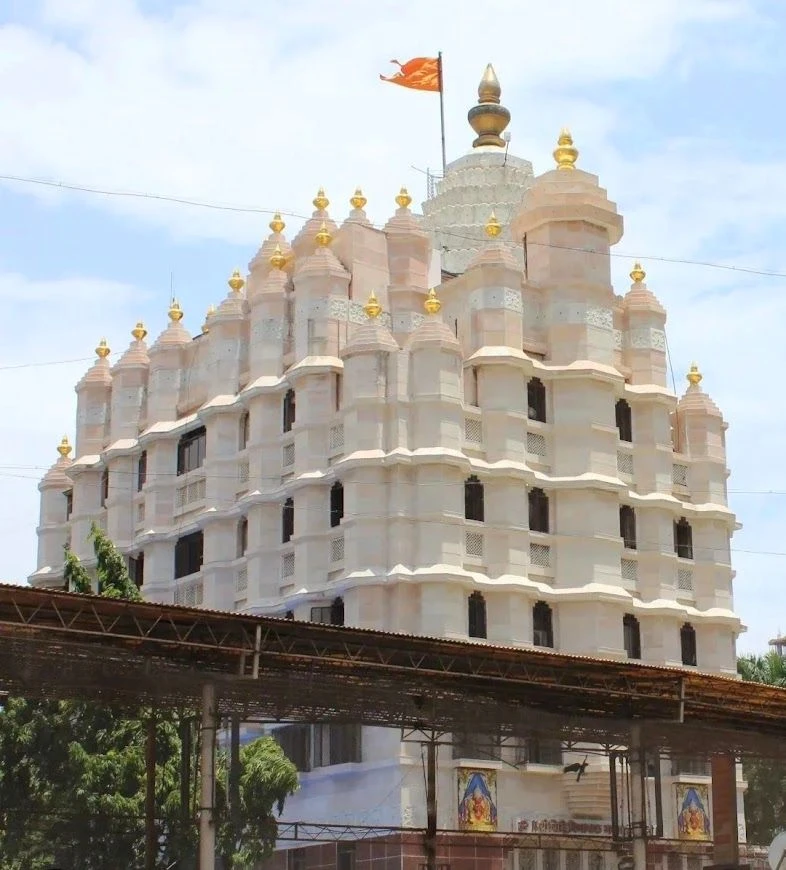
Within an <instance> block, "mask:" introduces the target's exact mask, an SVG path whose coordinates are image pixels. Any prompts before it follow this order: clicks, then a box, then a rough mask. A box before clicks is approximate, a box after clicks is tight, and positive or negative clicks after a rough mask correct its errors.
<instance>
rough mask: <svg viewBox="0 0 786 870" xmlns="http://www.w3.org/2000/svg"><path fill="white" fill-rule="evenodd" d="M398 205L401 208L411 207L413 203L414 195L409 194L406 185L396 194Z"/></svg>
mask: <svg viewBox="0 0 786 870" xmlns="http://www.w3.org/2000/svg"><path fill="white" fill-rule="evenodd" d="M396 205H397V206H398V207H399V208H409V207H410V205H412V197H411V196H410V195H409V192H408V191H407V189H406V187H402V188H401V190H400V191H399V192H398V195H397V196H396Z"/></svg>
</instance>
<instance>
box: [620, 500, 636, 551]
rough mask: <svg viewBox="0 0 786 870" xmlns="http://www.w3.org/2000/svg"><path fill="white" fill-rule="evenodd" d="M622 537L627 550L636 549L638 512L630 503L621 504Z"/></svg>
mask: <svg viewBox="0 0 786 870" xmlns="http://www.w3.org/2000/svg"><path fill="white" fill-rule="evenodd" d="M620 537H621V538H622V542H623V545H624V547H625V549H626V550H635V549H636V512H635V511H634V510H633V508H632V507H631V506H630V505H629V504H623V505H620Z"/></svg>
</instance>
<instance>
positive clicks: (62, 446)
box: [57, 435, 71, 459]
mask: <svg viewBox="0 0 786 870" xmlns="http://www.w3.org/2000/svg"><path fill="white" fill-rule="evenodd" d="M57 452H58V453H59V454H60V455H61V456H62V457H63V459H68V454H69V453H70V452H71V445H70V444H69V443H68V435H63V440H62V441H61V442H60V443H59V444H58V445H57Z"/></svg>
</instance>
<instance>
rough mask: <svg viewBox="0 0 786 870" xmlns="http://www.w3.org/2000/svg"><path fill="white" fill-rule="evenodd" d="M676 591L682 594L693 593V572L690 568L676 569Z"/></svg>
mask: <svg viewBox="0 0 786 870" xmlns="http://www.w3.org/2000/svg"><path fill="white" fill-rule="evenodd" d="M677 589H680V590H681V591H682V592H693V571H691V570H690V568H678V569H677Z"/></svg>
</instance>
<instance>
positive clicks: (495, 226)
mask: <svg viewBox="0 0 786 870" xmlns="http://www.w3.org/2000/svg"><path fill="white" fill-rule="evenodd" d="M501 232H502V224H501V223H500V222H499V221H498V220H497V216H496V215H495V214H494V212H493V211H492V212H491V214H490V215H489V219H488V220H487V221H486V235H487V236H488V237H489V238H490V239H496V238H497V236H499V234H500V233H501Z"/></svg>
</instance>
